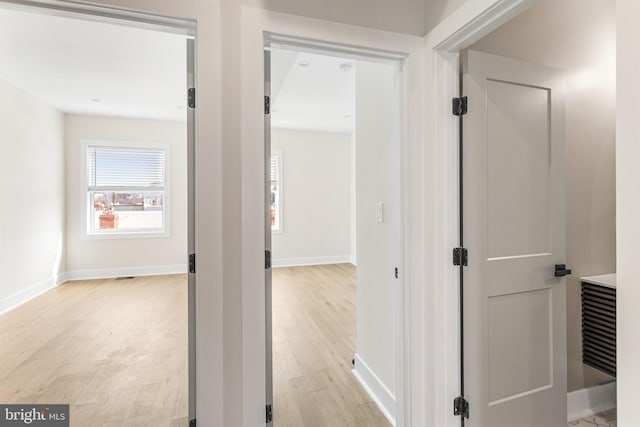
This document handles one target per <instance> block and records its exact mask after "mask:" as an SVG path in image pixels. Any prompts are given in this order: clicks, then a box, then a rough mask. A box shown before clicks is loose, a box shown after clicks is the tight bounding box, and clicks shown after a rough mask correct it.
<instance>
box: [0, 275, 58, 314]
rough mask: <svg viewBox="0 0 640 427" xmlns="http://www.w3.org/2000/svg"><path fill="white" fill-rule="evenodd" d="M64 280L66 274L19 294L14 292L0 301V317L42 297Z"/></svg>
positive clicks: (37, 284) (30, 287)
mask: <svg viewBox="0 0 640 427" xmlns="http://www.w3.org/2000/svg"><path fill="white" fill-rule="evenodd" d="M66 280H67V277H66V273H61V274H58V276H57V277H55V278H54V277H52V278H49V279H47V280H44V281H42V282H40V283H36V284H35V285H32V286H29V287H28V288H27V289H23V290H22V291H20V292H16V293H15V294H13V295H10V296H8V297H6V298H5V299H3V300H1V301H0V315H2V314H4V313H6V312H8V311H10V310H13V309H14V308H16V307H19V306H21V305H22V304H24V303H26V302H28V301H30V300H32V299H33V298H35V297H37V296H38V295H42V294H43V293H45V292H47V291H48V290H50V289H53V288H55V287H56V286H58V285H60V284H61V283H64V282H65V281H66Z"/></svg>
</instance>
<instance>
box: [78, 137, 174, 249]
mask: <svg viewBox="0 0 640 427" xmlns="http://www.w3.org/2000/svg"><path fill="white" fill-rule="evenodd" d="M83 147H84V151H85V153H84V154H85V161H86V164H85V165H86V187H85V188H84V193H85V194H84V197H85V198H86V205H85V206H86V213H87V215H86V218H87V226H86V235H87V237H91V236H118V235H121V236H128V237H130V236H131V235H132V234H137V235H141V236H152V235H155V236H166V235H168V227H167V223H168V220H167V217H168V191H167V186H166V182H167V169H168V168H167V163H168V146H166V145H158V144H155V145H147V144H123V143H111V142H100V143H84V144H83Z"/></svg>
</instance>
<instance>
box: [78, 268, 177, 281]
mask: <svg viewBox="0 0 640 427" xmlns="http://www.w3.org/2000/svg"><path fill="white" fill-rule="evenodd" d="M186 273H187V265H186V264H175V265H153V266H148V267H122V268H101V269H95V270H76V271H68V272H67V273H66V279H67V280H92V279H112V278H114V277H129V276H133V277H138V276H161V275H165V274H186Z"/></svg>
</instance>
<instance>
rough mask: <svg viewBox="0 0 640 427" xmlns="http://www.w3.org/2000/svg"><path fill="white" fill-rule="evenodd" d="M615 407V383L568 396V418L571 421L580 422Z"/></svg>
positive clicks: (577, 391) (575, 392)
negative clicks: (581, 419)
mask: <svg viewBox="0 0 640 427" xmlns="http://www.w3.org/2000/svg"><path fill="white" fill-rule="evenodd" d="M615 407H616V382H615V381H613V382H610V383H606V384H602V385H597V386H594V387H589V388H583V389H581V390H576V391H572V392H571V393H568V394H567V418H568V420H569V421H575V420H579V419H580V418H584V417H588V416H590V415H593V414H596V413H598V412H602V411H606V410H608V409H612V408H615Z"/></svg>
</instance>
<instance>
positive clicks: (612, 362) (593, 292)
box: [582, 282, 616, 377]
mask: <svg viewBox="0 0 640 427" xmlns="http://www.w3.org/2000/svg"><path fill="white" fill-rule="evenodd" d="M582 362H583V363H585V364H587V365H589V366H592V367H594V368H596V369H599V370H601V371H602V372H605V373H607V374H609V375H611V376H614V377H615V376H616V290H615V289H613V288H609V287H606V286H600V285H594V284H591V283H586V282H582Z"/></svg>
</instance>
